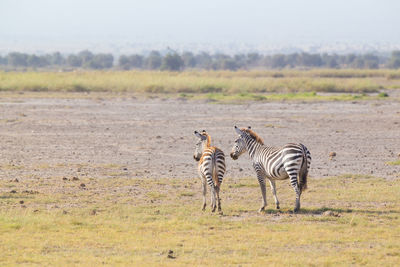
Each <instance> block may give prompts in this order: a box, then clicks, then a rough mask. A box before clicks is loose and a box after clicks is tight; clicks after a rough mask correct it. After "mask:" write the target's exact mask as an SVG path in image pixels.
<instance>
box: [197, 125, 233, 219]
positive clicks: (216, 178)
mask: <svg viewBox="0 0 400 267" xmlns="http://www.w3.org/2000/svg"><path fill="white" fill-rule="evenodd" d="M194 134H195V135H196V136H197V137H198V138H199V140H198V142H197V143H196V149H195V152H194V155H193V158H194V159H195V160H196V161H198V162H199V164H198V171H199V176H200V179H201V181H202V186H203V208H202V210H203V211H204V210H205V209H206V193H207V184H208V185H209V186H210V188H211V211H212V212H215V209H216V206H217V205H218V212H219V213H221V214H222V209H221V200H220V198H219V190H220V187H221V183H222V179H223V177H224V174H225V169H226V167H225V154H224V152H222V150H221V149H219V148H217V147H215V146H211V137H210V135H209V134H208V133H207V132H206V131H205V130H203V131H202V132H201V133H199V132H197V131H195V132H194ZM216 202H217V203H216Z"/></svg>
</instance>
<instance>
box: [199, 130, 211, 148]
mask: <svg viewBox="0 0 400 267" xmlns="http://www.w3.org/2000/svg"><path fill="white" fill-rule="evenodd" d="M201 135H204V136H205V137H207V143H206V147H210V146H211V136H210V135H209V134H208V133H207V132H206V131H205V130H203V131H202V132H201Z"/></svg>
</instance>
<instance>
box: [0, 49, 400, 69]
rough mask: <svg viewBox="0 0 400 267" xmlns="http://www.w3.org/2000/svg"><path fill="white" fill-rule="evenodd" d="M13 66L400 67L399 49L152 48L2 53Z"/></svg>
mask: <svg viewBox="0 0 400 267" xmlns="http://www.w3.org/2000/svg"><path fill="white" fill-rule="evenodd" d="M1 66H4V67H10V68H21V67H23V68H56V67H63V68H64V67H66V68H73V69H75V68H85V69H110V68H114V69H124V70H130V69H145V70H169V71H181V70H184V69H206V70H238V69H282V68H356V69H378V68H392V69H398V68H400V51H393V52H392V53H391V54H390V56H382V55H375V54H372V53H369V54H346V55H338V54H311V53H304V52H303V53H292V54H275V55H262V54H259V53H248V54H236V55H234V56H231V55H227V54H223V53H216V54H209V53H206V52H201V53H198V54H194V53H192V52H183V53H180V54H179V53H176V52H168V53H166V54H161V53H160V52H159V51H151V52H150V53H149V54H147V55H140V54H133V55H121V56H119V58H118V59H115V58H114V56H113V55H112V54H106V53H98V54H94V53H92V52H90V51H89V50H84V51H81V52H79V53H77V54H70V55H62V54H61V53H60V52H55V53H51V54H45V55H35V54H25V53H19V52H12V53H9V54H8V55H6V56H0V67H1Z"/></svg>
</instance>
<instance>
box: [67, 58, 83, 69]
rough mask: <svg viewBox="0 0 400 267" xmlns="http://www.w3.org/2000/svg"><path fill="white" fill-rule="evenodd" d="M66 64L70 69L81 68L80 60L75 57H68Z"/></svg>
mask: <svg viewBox="0 0 400 267" xmlns="http://www.w3.org/2000/svg"><path fill="white" fill-rule="evenodd" d="M67 64H68V65H69V66H71V67H81V66H82V58H80V57H78V56H76V55H69V56H68V57H67Z"/></svg>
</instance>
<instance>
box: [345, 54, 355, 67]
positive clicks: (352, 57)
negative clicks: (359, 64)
mask: <svg viewBox="0 0 400 267" xmlns="http://www.w3.org/2000/svg"><path fill="white" fill-rule="evenodd" d="M356 58H357V56H356V55H355V54H348V55H347V56H346V60H345V62H346V64H347V65H348V66H352V65H353V62H354V61H355V60H356Z"/></svg>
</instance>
